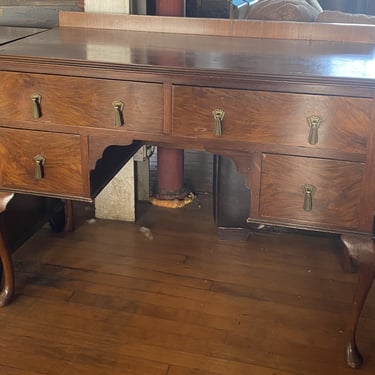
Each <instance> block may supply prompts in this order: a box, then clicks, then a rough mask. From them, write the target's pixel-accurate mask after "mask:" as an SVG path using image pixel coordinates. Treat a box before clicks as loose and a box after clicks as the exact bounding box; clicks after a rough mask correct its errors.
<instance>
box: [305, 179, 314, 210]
mask: <svg viewBox="0 0 375 375" xmlns="http://www.w3.org/2000/svg"><path fill="white" fill-rule="evenodd" d="M315 191H316V187H315V186H314V185H310V184H306V185H303V186H302V192H303V194H304V199H303V209H304V210H305V211H307V212H309V211H312V208H313V200H312V197H313V195H314V193H315Z"/></svg>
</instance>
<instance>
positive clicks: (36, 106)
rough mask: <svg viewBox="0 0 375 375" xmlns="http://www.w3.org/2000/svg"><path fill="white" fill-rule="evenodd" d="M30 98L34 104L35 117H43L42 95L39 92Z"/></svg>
mask: <svg viewBox="0 0 375 375" xmlns="http://www.w3.org/2000/svg"><path fill="white" fill-rule="evenodd" d="M30 99H31V101H32V104H33V117H34V118H35V119H36V118H39V117H41V116H42V107H41V101H42V97H41V95H39V94H38V93H34V94H32V95H31V96H30Z"/></svg>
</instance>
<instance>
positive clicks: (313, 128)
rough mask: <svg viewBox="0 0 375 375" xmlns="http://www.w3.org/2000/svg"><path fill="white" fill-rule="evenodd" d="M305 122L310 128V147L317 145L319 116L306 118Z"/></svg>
mask: <svg viewBox="0 0 375 375" xmlns="http://www.w3.org/2000/svg"><path fill="white" fill-rule="evenodd" d="M307 122H308V124H309V127H310V132H309V143H310V145H316V144H317V143H318V129H319V127H320V123H321V119H320V117H319V116H315V115H312V116H310V117H308V118H307Z"/></svg>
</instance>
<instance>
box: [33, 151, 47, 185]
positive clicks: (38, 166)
mask: <svg viewBox="0 0 375 375" xmlns="http://www.w3.org/2000/svg"><path fill="white" fill-rule="evenodd" d="M34 162H35V179H36V180H41V179H42V178H43V177H44V164H45V163H46V158H45V157H44V156H42V155H36V156H34Z"/></svg>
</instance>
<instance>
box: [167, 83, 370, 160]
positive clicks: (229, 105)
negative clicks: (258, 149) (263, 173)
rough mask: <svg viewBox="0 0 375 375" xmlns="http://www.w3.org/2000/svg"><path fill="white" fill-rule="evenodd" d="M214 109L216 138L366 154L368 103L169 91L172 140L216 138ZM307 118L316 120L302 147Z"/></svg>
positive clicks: (179, 89)
mask: <svg viewBox="0 0 375 375" xmlns="http://www.w3.org/2000/svg"><path fill="white" fill-rule="evenodd" d="M215 108H221V109H223V110H224V111H225V116H224V120H223V128H222V130H223V132H222V136H221V137H220V138H222V139H227V140H236V141H247V142H259V143H267V144H282V145H291V146H302V147H315V148H322V149H337V150H340V151H347V152H350V153H360V154H364V153H365V152H366V147H367V136H368V132H369V123H370V113H371V100H370V99H362V98H344V97H337V96H322V95H304V94H289V93H273V92H259V91H245V90H232V89H217V88H208V87H204V88H200V87H189V86H187V87H184V86H175V87H174V89H173V135H178V136H185V137H191V138H204V139H215V138H218V137H216V136H215V135H214V131H213V129H214V119H213V115H212V111H213V110H214V109H215ZM312 115H316V116H319V117H320V118H321V125H320V127H319V131H318V134H319V135H318V138H319V139H318V143H317V144H316V145H310V144H309V142H308V137H309V132H310V128H309V126H308V121H307V118H308V117H309V116H312Z"/></svg>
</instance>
